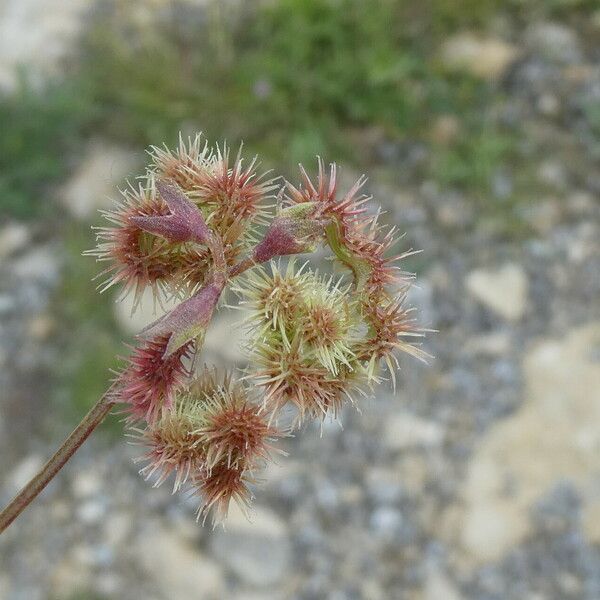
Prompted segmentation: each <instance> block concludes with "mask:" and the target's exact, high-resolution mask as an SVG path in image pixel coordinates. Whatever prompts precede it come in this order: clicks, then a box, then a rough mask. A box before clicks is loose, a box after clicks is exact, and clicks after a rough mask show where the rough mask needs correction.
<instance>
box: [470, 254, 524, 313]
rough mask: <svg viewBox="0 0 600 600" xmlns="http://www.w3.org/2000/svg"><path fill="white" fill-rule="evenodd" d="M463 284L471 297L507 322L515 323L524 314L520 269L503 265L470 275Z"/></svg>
mask: <svg viewBox="0 0 600 600" xmlns="http://www.w3.org/2000/svg"><path fill="white" fill-rule="evenodd" d="M465 284H466V287H467V290H468V291H469V293H470V294H471V295H472V296H474V297H475V298H476V299H477V300H479V302H481V303H482V304H483V305H484V306H486V307H487V308H489V309H490V310H492V311H493V312H495V313H496V314H497V315H499V316H500V317H503V318H504V319H506V320H508V321H518V320H519V319H521V317H522V316H523V314H524V313H525V310H526V308H527V294H528V287H529V286H528V279H527V275H526V273H525V271H524V270H523V268H522V267H521V266H520V265H517V264H514V263H506V264H504V265H502V266H501V267H500V268H498V269H494V270H492V269H477V270H475V271H471V273H469V274H468V275H467V278H466V282H465Z"/></svg>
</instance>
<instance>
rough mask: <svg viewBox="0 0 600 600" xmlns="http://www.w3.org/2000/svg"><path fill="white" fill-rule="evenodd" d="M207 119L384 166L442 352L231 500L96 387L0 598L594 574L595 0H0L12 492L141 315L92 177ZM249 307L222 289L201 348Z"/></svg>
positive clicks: (14, 544)
mask: <svg viewBox="0 0 600 600" xmlns="http://www.w3.org/2000/svg"><path fill="white" fill-rule="evenodd" d="M199 130H202V131H204V132H205V133H206V135H207V136H208V138H209V140H215V141H216V140H223V139H227V140H228V141H229V142H230V143H231V144H232V145H233V146H234V147H236V146H237V145H238V144H239V142H240V141H241V140H242V139H243V140H244V141H245V149H246V152H247V154H253V153H255V152H258V153H260V155H261V157H262V161H263V166H264V167H265V168H274V169H276V171H277V172H278V173H282V174H283V175H285V176H287V177H290V178H291V180H292V181H296V180H297V175H296V173H297V167H296V164H297V163H298V162H299V161H303V162H304V163H305V164H306V165H307V166H308V167H309V168H310V170H312V171H313V172H314V168H315V160H314V155H315V154H320V155H322V156H323V157H324V158H325V159H326V160H336V161H338V162H339V163H341V165H342V166H343V170H342V173H343V175H342V187H344V186H346V185H350V184H351V183H352V181H353V179H354V178H355V177H357V176H358V175H360V174H361V173H363V172H365V173H367V174H368V175H369V183H368V192H369V193H373V194H374V196H375V199H376V200H377V201H378V202H380V203H381V204H382V205H383V206H384V207H385V209H386V210H387V211H388V212H387V216H386V218H387V219H388V221H390V222H392V221H393V222H395V223H397V224H398V225H399V227H400V229H401V230H402V231H405V232H406V235H405V237H404V238H403V241H402V242H401V247H402V249H408V248H411V247H414V248H422V249H424V252H423V253H422V254H419V255H417V256H414V257H412V258H411V259H410V260H409V262H408V264H407V265H406V267H407V269H408V270H413V271H416V272H417V274H418V276H419V286H418V288H415V289H413V291H412V293H411V300H412V302H413V303H414V304H416V305H418V306H419V307H420V311H421V312H420V314H421V319H422V321H423V324H424V325H425V326H428V327H432V328H435V329H438V330H439V333H437V334H435V335H431V336H429V338H428V339H427V341H426V344H425V346H426V350H427V351H428V352H430V353H431V354H433V355H434V356H435V359H434V360H433V361H432V363H431V365H430V366H429V367H423V366H421V365H418V364H416V363H415V362H414V361H410V360H403V361H402V366H403V370H402V373H401V376H400V381H401V383H400V386H399V388H398V389H397V390H396V392H395V393H394V392H392V390H391V389H385V388H384V387H382V388H380V389H379V390H378V393H377V397H376V398H374V399H373V400H371V401H365V402H364V403H363V405H362V406H361V410H362V415H360V414H358V413H357V412H356V411H355V410H352V409H348V410H346V411H345V412H344V413H343V414H342V423H343V430H342V429H341V428H340V427H339V426H338V425H337V424H326V426H325V427H324V431H323V435H322V436H321V435H320V431H319V427H318V425H314V426H308V427H305V428H304V429H303V430H302V431H300V432H299V433H298V434H297V435H296V437H295V438H293V439H290V440H287V441H286V443H285V446H286V449H287V450H288V451H289V452H290V456H289V457H288V458H286V459H283V460H281V461H280V465H279V466H277V467H274V468H271V469H269V471H268V472H267V473H266V476H265V479H266V481H265V483H264V485H263V486H261V487H259V488H258V489H257V499H256V502H255V508H256V510H255V516H254V519H253V523H252V524H249V523H247V522H246V521H245V520H244V518H243V517H242V516H241V515H240V514H239V513H237V512H236V511H233V514H232V516H231V518H230V521H229V524H228V527H227V529H226V530H221V529H216V530H214V531H213V530H211V528H210V527H204V528H202V527H200V526H198V525H196V524H195V522H194V508H195V503H194V502H193V501H187V500H185V498H183V497H181V496H176V497H171V496H170V495H169V490H168V489H166V488H164V489H163V488H161V489H158V490H152V489H151V487H150V485H149V484H146V483H144V482H143V481H142V480H141V479H140V478H139V476H138V475H137V469H136V467H135V465H134V464H133V462H132V460H131V459H132V457H134V456H136V455H137V454H138V453H139V450H137V449H136V448H132V447H131V446H130V445H128V444H127V443H126V440H125V438H124V437H123V435H122V428H121V425H120V423H119V422H118V420H117V419H116V418H114V419H113V418H111V419H109V420H108V421H107V422H106V423H105V424H104V425H103V426H102V428H101V430H99V431H98V432H96V433H95V434H94V436H93V438H92V439H91V440H90V441H89V442H88V443H87V444H86V445H85V447H84V448H83V449H82V450H81V451H80V452H79V453H78V454H77V455H76V457H75V458H74V459H73V460H72V461H71V463H70V464H69V465H68V466H67V468H66V469H65V470H64V472H62V473H61V474H60V476H59V477H57V478H56V479H55V481H54V482H53V483H52V484H51V485H50V487H49V488H48V489H47V490H46V492H45V493H44V494H43V496H42V497H40V498H39V499H38V500H37V501H36V502H35V503H34V505H32V506H31V507H30V508H29V509H28V510H27V511H26V512H25V513H24V515H23V516H22V517H21V518H20V519H19V520H18V521H17V522H15V524H14V525H13V526H12V527H11V528H10V529H9V530H8V531H7V533H6V534H5V535H3V536H2V539H1V540H0V598H2V599H8V600H38V599H39V600H45V599H50V600H100V599H113V598H114V599H119V600H120V599H123V600H130V599H131V600H137V599H141V598H144V599H148V600H153V599H167V600H189V599H208V600H210V599H224V598H226V599H228V600H229V599H231V600H259V599H260V600H262V599H265V600H278V599H283V598H286V599H287V598H293V599H303V600H304V599H306V600H309V599H311V600H312V599H315V600H317V599H321V598H327V599H331V600H354V599H362V598H364V599H368V600H380V599H381V600H387V599H402V600H404V599H406V600H471V599H473V600H474V599H478V600H480V599H481V600H505V599H515V600H517V599H518V600H545V599H585V600H597V599H598V598H600V302H599V298H600V261H599V258H600V241H599V240H600V202H599V196H600V168H599V167H600V6H599V5H598V3H597V1H596V0H503V1H501V0H421V1H420V2H410V1H409V0H378V1H373V2H369V1H366V0H265V1H258V0H247V1H245V2H244V1H242V0H238V1H233V0H221V1H220V2H211V1H209V0H187V1H185V0H181V1H177V2H168V1H166V0H139V1H137V2H125V1H124V0H122V1H118V0H114V1H112V2H109V1H105V0H95V1H94V0H2V1H0V367H1V368H0V456H1V457H2V458H1V459H0V503H2V504H4V503H5V502H7V501H8V500H9V499H10V497H11V496H12V495H13V494H14V493H15V492H16V490H17V489H18V488H19V487H20V486H21V485H22V484H23V483H25V482H26V481H27V480H28V479H29V477H30V476H31V475H32V474H33V473H35V471H36V469H37V468H39V466H40V465H41V464H42V463H43V462H44V460H45V457H47V456H48V455H49V454H50V452H51V451H52V450H53V449H54V447H55V446H56V445H57V443H58V442H59V441H62V439H63V437H64V436H65V435H66V434H67V433H68V432H69V431H70V430H71V429H72V427H73V426H74V425H75V424H76V422H77V420H78V419H79V418H80V416H81V415H82V414H83V413H84V412H85V411H86V410H87V407H89V406H90V405H91V404H92V403H93V402H94V401H95V400H96V399H97V398H98V396H99V395H100V394H101V393H102V392H103V391H104V389H105V387H106V382H107V379H108V377H109V369H110V368H114V367H115V366H116V365H117V362H116V360H115V356H116V355H117V354H122V353H123V351H124V350H123V345H122V343H123V341H128V340H131V339H132V336H133V334H134V333H135V332H136V331H137V330H138V329H139V328H140V327H141V326H142V325H143V324H144V323H146V322H148V320H151V319H152V318H153V315H152V314H151V313H152V311H151V306H145V307H144V310H142V312H141V313H139V314H137V315H136V317H135V318H134V319H130V317H129V307H128V305H127V302H125V303H122V304H116V303H115V302H114V300H115V296H114V295H112V296H111V294H110V293H107V294H104V295H102V296H101V295H99V294H98V293H97V291H96V290H95V284H94V283H92V282H91V279H92V278H93V277H94V276H95V275H96V274H97V273H98V271H99V270H100V269H99V267H98V265H97V264H96V263H95V262H94V260H93V259H91V258H85V257H82V256H81V252H82V251H83V250H85V249H88V248H91V247H92V246H93V245H94V239H93V232H92V231H91V229H90V226H92V225H99V224H101V220H100V219H99V217H98V214H97V209H99V208H103V207H107V206H109V205H110V198H111V197H113V198H114V197H116V190H117V188H118V187H119V186H123V185H124V182H125V179H126V178H127V177H130V176H135V174H136V173H137V172H139V170H140V167H141V166H142V165H143V164H144V161H145V148H146V147H147V146H148V145H149V144H161V143H162V142H166V143H167V144H173V143H174V142H175V141H176V139H177V136H178V133H179V132H180V131H182V132H183V133H184V135H187V134H193V133H195V132H196V131H199ZM232 312H233V311H232ZM239 337H240V334H239V327H238V326H237V325H236V315H231V314H228V313H227V312H226V311H223V314H221V315H219V318H218V320H217V321H216V322H215V324H214V327H213V329H212V331H211V334H210V335H209V338H208V341H207V347H206V357H207V360H209V361H213V362H216V363H218V364H228V365H234V364H238V365H241V366H243V360H244V359H243V355H242V354H241V352H240V351H239V349H238V348H237V347H236V345H235V344H234V343H233V340H236V339H238V338H239Z"/></svg>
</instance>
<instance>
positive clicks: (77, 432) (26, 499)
mask: <svg viewBox="0 0 600 600" xmlns="http://www.w3.org/2000/svg"><path fill="white" fill-rule="evenodd" d="M111 389H112V388H110V389H109V390H108V391H107V392H106V393H105V394H104V396H102V397H101V398H100V400H98V402H96V404H94V406H93V407H92V408H91V409H90V411H89V412H88V414H87V415H85V417H83V419H82V420H81V422H80V423H79V425H77V427H76V428H75V429H74V430H73V432H72V433H71V435H70V436H69V437H68V438H67V439H66V440H65V441H64V442H63V443H62V445H61V446H60V448H59V449H58V450H57V451H56V452H55V453H54V455H53V456H52V458H50V460H48V462H47V463H46V464H45V465H44V466H43V467H42V468H41V469H40V471H39V472H38V474H37V475H36V476H35V477H33V479H31V481H29V483H27V484H26V485H25V487H23V489H22V490H21V491H20V492H19V493H18V494H17V495H16V496H15V497H14V498H13V499H12V501H11V502H10V503H9V504H8V506H7V507H6V508H5V509H4V510H3V511H2V512H1V513H0V533H2V532H3V531H4V530H5V529H6V528H7V527H8V526H9V525H10V524H11V523H12V522H13V521H14V520H15V519H16V518H17V517H18V516H19V515H20V514H21V513H22V512H23V511H24V510H25V508H27V506H28V505H29V503H30V502H31V501H32V500H33V499H34V498H35V497H36V496H37V495H38V494H39V493H40V492H41V491H42V490H43V489H44V488H45V487H46V486H47V485H48V483H50V481H51V480H52V479H53V478H54V476H55V475H56V474H57V473H58V472H59V471H60V470H61V469H62V467H63V466H64V465H65V463H66V462H67V461H68V460H69V459H70V458H71V456H73V454H75V452H76V451H77V450H78V448H79V447H80V446H81V445H82V444H83V442H85V440H87V438H88V437H89V436H90V434H91V433H92V431H94V429H96V427H98V425H100V423H102V421H103V420H104V418H105V417H106V415H107V414H108V413H109V412H110V410H111V408H112V406H113V403H112V401H111V399H110V391H111Z"/></svg>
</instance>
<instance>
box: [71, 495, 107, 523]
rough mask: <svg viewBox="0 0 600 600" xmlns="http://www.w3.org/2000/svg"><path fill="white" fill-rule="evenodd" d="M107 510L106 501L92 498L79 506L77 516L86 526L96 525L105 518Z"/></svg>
mask: <svg viewBox="0 0 600 600" xmlns="http://www.w3.org/2000/svg"><path fill="white" fill-rule="evenodd" d="M106 510H107V506H106V502H105V501H103V500H102V499H101V498H91V499H89V500H86V501H84V502H81V503H80V504H79V506H78V507H77V514H76V516H77V518H78V519H79V521H81V522H82V523H83V524H84V525H96V524H98V523H99V522H100V521H101V520H102V519H103V518H104V516H105V515H106Z"/></svg>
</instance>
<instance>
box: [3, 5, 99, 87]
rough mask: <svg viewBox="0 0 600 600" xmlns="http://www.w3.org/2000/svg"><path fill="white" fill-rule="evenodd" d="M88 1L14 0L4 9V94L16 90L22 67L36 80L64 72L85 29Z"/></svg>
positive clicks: (4, 6)
mask: <svg viewBox="0 0 600 600" xmlns="http://www.w3.org/2000/svg"><path fill="white" fill-rule="evenodd" d="M88 7H89V2H88V0H11V1H5V2H3V3H2V5H1V6H0V91H5V92H6V91H13V90H14V89H15V88H16V86H17V83H18V68H20V67H26V68H27V72H28V73H29V74H30V75H32V76H33V77H34V80H35V81H42V80H45V79H47V78H48V77H49V76H52V75H56V74H57V73H58V72H59V71H60V63H61V61H62V60H63V59H64V58H65V56H67V55H68V54H69V52H70V50H71V48H72V47H73V45H74V43H75V41H76V39H77V34H78V33H79V32H80V30H81V26H82V19H81V16H82V12H83V10H84V9H86V8H88Z"/></svg>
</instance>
